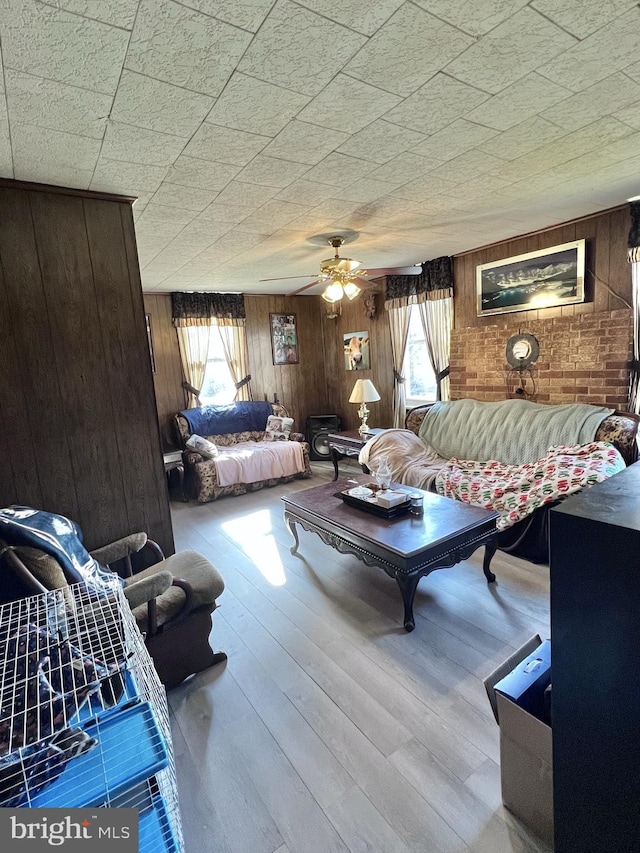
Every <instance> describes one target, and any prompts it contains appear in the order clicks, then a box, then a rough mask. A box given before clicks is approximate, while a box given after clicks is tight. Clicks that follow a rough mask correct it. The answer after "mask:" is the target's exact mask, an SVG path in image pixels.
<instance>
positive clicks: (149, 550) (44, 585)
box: [0, 507, 227, 688]
mask: <svg viewBox="0 0 640 853" xmlns="http://www.w3.org/2000/svg"><path fill="white" fill-rule="evenodd" d="M14 510H23V511H27V512H28V510H29V508H23V507H20V508H18V507H12V508H10V509H9V510H1V511H0V521H4V519H3V518H2V516H3V515H4V514H5V513H11V512H12V511H14ZM32 512H33V513H36V514H41V515H43V516H48V517H50V518H53V519H56V520H59V521H60V522H62V523H64V522H66V523H67V525H69V526H70V529H69V531H67V533H68V534H70V537H69V538H70V539H71V541H72V546H73V547H74V548H79V549H80V551H79V553H80V554H81V555H86V561H85V563H84V564H83V563H82V560H78V559H77V557H75V558H74V559H73V560H65V559H64V554H58V555H57V556H54V555H53V553H47V551H45V550H43V548H41V547H34V546H33V544H32V543H29V544H26V541H25V539H24V536H23V535H22V533H21V531H19V533H18V535H16V533H15V531H14V533H13V534H12V530H11V525H10V524H9V526H8V527H7V525H5V524H2V526H0V536H1V537H2V538H1V539H0V560H2V561H4V563H5V565H6V566H8V567H9V568H10V569H11V570H12V577H11V579H7V578H6V575H5V578H4V580H2V581H1V582H0V597H1V598H2V599H3V600H11V599H15V598H20V597H24V596H26V595H34V594H38V593H42V592H46V591H47V590H51V589H60V588H63V587H65V586H67V585H69V584H73V583H83V582H84V583H86V582H87V580H88V579H89V582H90V583H94V584H95V583H98V584H99V583H100V579H99V576H100V568H102V569H105V568H106V569H109V570H111V571H112V572H115V573H116V574H118V575H119V576H120V577H121V578H123V581H122V582H123V586H124V589H123V591H124V595H125V596H126V598H127V600H128V602H129V606H130V607H131V609H132V611H133V613H134V616H135V619H136V622H137V624H138V627H139V629H140V631H141V632H142V633H143V635H144V636H145V644H146V646H147V648H148V650H149V653H150V655H151V657H152V659H153V662H154V665H155V668H156V670H157V671H158V675H159V676H160V680H161V681H162V683H163V684H164V685H165V687H167V688H170V687H175V686H176V685H177V684H180V682H182V681H183V680H184V679H185V678H187V677H188V676H190V675H193V674H194V673H196V672H201V671H202V670H204V669H207V668H208V667H210V666H213V665H214V664H216V663H220V662H221V661H224V660H226V657H227V656H226V654H225V653H224V652H214V651H213V650H212V649H211V646H210V645H209V634H210V632H211V627H212V621H211V614H212V613H213V611H214V610H215V608H216V606H217V598H218V597H219V596H220V595H221V593H222V592H223V590H224V581H223V579H222V576H221V575H220V573H219V572H218V571H217V569H216V568H215V567H214V566H213V565H212V564H211V563H210V562H209V561H208V560H207V559H206V558H205V557H203V556H202V555H201V554H199V553H197V552H196V551H182V552H179V553H177V554H173V555H172V556H170V557H167V558H165V557H164V554H163V553H162V550H161V549H160V546H159V545H158V544H157V543H155V542H153V541H152V540H150V539H148V538H147V535H146V534H145V533H134V534H131V535H129V536H125V537H124V538H123V539H119V540H117V541H116V542H112V543H111V544H109V545H106V546H104V547H102V548H99V549H97V550H95V551H93V552H91V554H89V553H88V552H87V551H86V550H85V549H84V547H83V546H82V539H81V532H80V530H79V528H78V527H77V525H75V524H74V523H73V522H71V521H69V520H68V519H65V518H64V516H53V515H52V514H50V513H42V512H41V511H39V510H33V511H32ZM35 517H36V516H33V515H32V516H29V519H30V520H31V519H33V518H35ZM74 533H77V535H76V537H75V538H74V535H73V534H74ZM49 538H51V537H49ZM37 544H38V545H40V544H43V545H44V546H45V547H47V550H48V551H53V552H55V548H54V549H51V548H50V547H49V542H48V541H46V540H44V539H43V540H42V542H38V543H37ZM135 555H139V557H138V560H139V559H140V558H142V565H146V568H137V565H136V563H137V560H136V556H135ZM91 558H93V560H94V561H97V563H98V564H100V565H99V568H98V567H96V568H95V569H94V565H95V564H94V565H91V563H93V561H92V560H91ZM150 563H151V564H150ZM149 564H150V565H149ZM86 566H90V572H89V577H88V575H87V572H86V571H85V568H86ZM105 578H107V580H106V581H105V583H106V584H107V585H108V575H105Z"/></svg>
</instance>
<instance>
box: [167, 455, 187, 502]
mask: <svg viewBox="0 0 640 853" xmlns="http://www.w3.org/2000/svg"><path fill="white" fill-rule="evenodd" d="M162 458H163V459H164V472H165V474H166V475H167V486H168V487H169V492H171V472H172V471H176V472H177V475H178V495H179V497H180V500H181V501H183V503H186V502H187V501H188V500H189V498H188V497H187V495H186V494H185V491H184V465H183V463H182V451H180V450H171V451H169V452H168V453H163V454H162Z"/></svg>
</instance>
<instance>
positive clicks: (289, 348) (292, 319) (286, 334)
mask: <svg viewBox="0 0 640 853" xmlns="http://www.w3.org/2000/svg"><path fill="white" fill-rule="evenodd" d="M269 325H270V327H271V352H272V353H273V363H274V364H298V363H299V361H300V355H299V353H298V332H297V329H296V315H295V314H269Z"/></svg>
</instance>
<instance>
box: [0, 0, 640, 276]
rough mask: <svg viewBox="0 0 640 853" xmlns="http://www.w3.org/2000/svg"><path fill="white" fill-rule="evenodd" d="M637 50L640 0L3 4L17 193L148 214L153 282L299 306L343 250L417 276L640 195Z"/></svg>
mask: <svg viewBox="0 0 640 853" xmlns="http://www.w3.org/2000/svg"><path fill="white" fill-rule="evenodd" d="M639 43H640V8H638V5H637V3H635V2H629V0H606V2H603V0H582V2H580V3H576V2H575V0H476V2H474V3H469V2H468V0H46V2H44V0H0V45H1V48H0V66H1V67H0V72H1V73H0V176H6V177H15V178H19V179H23V180H32V181H40V182H43V183H53V184H60V185H64V186H71V187H80V188H91V189H95V190H102V191H108V192H114V193H120V194H123V195H129V196H133V197H137V198H138V201H137V202H136V203H135V205H134V208H133V213H134V219H135V222H136V230H137V239H138V251H139V259H140V264H141V268H142V280H143V286H144V287H145V288H146V289H151V288H152V289H154V290H156V291H171V290H175V289H181V288H188V289H222V290H235V291H239V290H241V291H245V292H270V293H286V292H290V291H291V290H293V289H295V287H296V286H297V283H298V281H299V280H295V279H294V280H293V281H286V280H277V281H274V282H269V284H268V285H265V284H262V283H260V281H259V279H262V278H276V277H277V276H300V275H301V276H307V275H310V276H313V275H315V273H316V271H317V269H318V263H319V261H320V260H321V259H322V258H325V257H327V256H328V255H329V253H330V251H331V250H330V249H329V247H328V245H327V242H326V241H327V237H329V236H330V235H332V234H344V235H345V236H348V238H349V242H348V243H347V244H346V247H348V250H349V251H348V254H349V256H351V257H356V258H358V259H360V260H361V261H362V263H363V264H364V266H365V267H369V268H372V267H377V266H393V265H402V266H404V265H407V264H412V263H417V262H420V261H421V260H425V259H427V258H429V257H435V256H437V255H439V254H443V253H455V252H460V251H464V250H467V249H472V248H474V247H477V246H480V245H485V244H487V243H490V242H492V241H494V240H499V239H504V238H508V237H510V236H513V235H516V234H518V233H523V232H527V231H531V230H535V229H537V228H541V227H545V226H551V225H554V224H556V223H558V222H559V221H562V220H563V219H566V218H567V217H573V216H578V215H582V214H588V213H591V212H594V211H597V210H599V209H605V208H606V207H611V206H613V205H616V204H621V203H623V202H624V201H625V200H626V199H627V198H628V197H630V196H635V195H638V194H640V154H639V153H638V152H639V151H640V61H639V60H638V55H637V46H638V44H639ZM309 280H312V279H311V278H310V279H309ZM309 292H310V293H313V292H317V289H316V290H315V291H314V290H311V291H309Z"/></svg>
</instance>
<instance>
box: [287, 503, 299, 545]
mask: <svg viewBox="0 0 640 853" xmlns="http://www.w3.org/2000/svg"><path fill="white" fill-rule="evenodd" d="M284 523H285V524H286V525H287V529H288V531H289V533H290V534H291V535H292V536H293V542H294V544H293V545H292V546H291V548H289V552H290V553H291V554H297V553H298V547H299V545H300V540H299V539H298V529H297V528H296V523H295V521H294V520H293V518H291V516H290V515H289V514H288V513H286V512H285V514H284Z"/></svg>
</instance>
